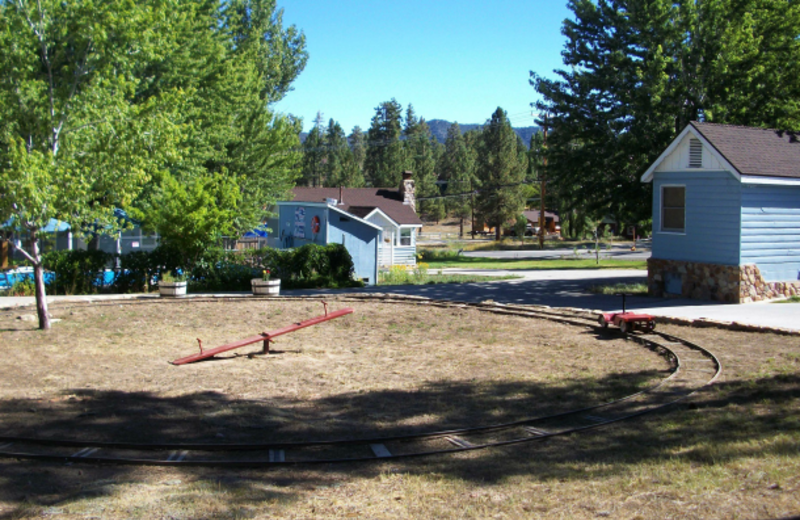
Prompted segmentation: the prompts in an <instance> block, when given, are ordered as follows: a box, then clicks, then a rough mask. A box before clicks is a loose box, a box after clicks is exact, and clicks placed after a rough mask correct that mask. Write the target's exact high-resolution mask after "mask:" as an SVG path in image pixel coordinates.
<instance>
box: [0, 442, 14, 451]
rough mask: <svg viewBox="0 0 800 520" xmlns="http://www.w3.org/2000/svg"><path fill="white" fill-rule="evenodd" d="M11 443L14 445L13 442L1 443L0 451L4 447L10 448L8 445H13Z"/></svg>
mask: <svg viewBox="0 0 800 520" xmlns="http://www.w3.org/2000/svg"><path fill="white" fill-rule="evenodd" d="M13 445H14V443H13V442H9V443H8V444H2V445H0V451H2V450H5V449H8V448H10V447H11V446H13Z"/></svg>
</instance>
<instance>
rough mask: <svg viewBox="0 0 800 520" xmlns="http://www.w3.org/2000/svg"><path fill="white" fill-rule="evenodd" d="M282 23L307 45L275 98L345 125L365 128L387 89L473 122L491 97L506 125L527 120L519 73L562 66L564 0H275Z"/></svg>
mask: <svg viewBox="0 0 800 520" xmlns="http://www.w3.org/2000/svg"><path fill="white" fill-rule="evenodd" d="M278 5H279V7H282V8H283V9H284V19H283V22H284V25H296V26H297V27H298V28H299V29H301V30H302V31H303V32H304V33H305V35H306V45H307V49H308V53H309V59H308V63H307V65H306V68H305V70H304V71H303V73H302V74H300V77H299V78H298V79H297V80H296V81H295V83H294V85H293V86H294V91H292V92H289V94H288V95H287V96H286V98H284V99H283V100H281V101H280V102H279V103H277V104H276V105H275V109H276V110H277V111H279V112H284V113H291V114H294V115H296V116H299V117H302V118H303V124H304V128H305V130H308V129H309V128H311V126H312V125H313V120H314V118H315V116H316V113H317V111H318V110H319V111H321V112H322V113H323V117H324V120H325V122H326V123H327V121H328V120H329V119H330V118H333V119H335V120H336V121H338V122H339V123H340V124H341V125H342V127H343V128H344V130H345V132H346V133H348V134H349V133H350V131H351V130H352V128H353V126H355V125H359V126H361V128H362V129H363V130H366V129H367V128H369V124H370V120H371V119H372V116H373V115H374V114H375V107H376V106H378V104H380V103H381V102H383V101H388V100H390V99H391V98H395V99H397V101H398V102H399V103H400V104H401V105H403V108H404V110H405V107H407V106H408V104H409V103H411V104H413V105H414V110H415V111H416V113H417V115H418V116H423V117H425V118H426V119H446V120H448V121H458V122H459V123H483V122H485V121H486V120H487V119H488V118H489V117H490V116H491V115H492V112H494V110H495V109H496V108H497V107H498V106H500V107H502V108H503V109H505V110H506V112H507V113H508V115H509V119H510V120H511V122H512V124H513V125H514V126H530V125H532V124H533V119H532V117H531V107H530V103H531V102H532V101H534V100H535V99H536V94H535V92H534V90H533V88H532V87H531V86H530V85H529V84H528V72H529V71H530V70H533V71H535V72H537V73H539V74H541V75H544V76H547V77H553V76H554V75H553V72H552V71H553V69H556V68H562V62H561V50H562V48H563V46H564V41H565V39H564V36H563V35H562V34H561V24H562V21H563V20H564V19H565V18H567V17H569V15H570V12H569V10H568V9H567V7H566V0H556V1H549V2H548V1H546V0H527V1H522V0H500V1H498V2H490V1H479V0H427V1H420V0H335V1H334V0H284V1H282V2H281V1H279V4H278Z"/></svg>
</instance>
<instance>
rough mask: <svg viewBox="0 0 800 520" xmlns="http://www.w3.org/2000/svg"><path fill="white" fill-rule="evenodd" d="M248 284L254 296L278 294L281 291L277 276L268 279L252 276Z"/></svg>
mask: <svg viewBox="0 0 800 520" xmlns="http://www.w3.org/2000/svg"><path fill="white" fill-rule="evenodd" d="M250 285H251V287H252V289H253V294H254V295H255V296H278V295H280V293H281V281H280V279H279V278H272V279H269V280H263V279H261V278H253V279H252V280H250Z"/></svg>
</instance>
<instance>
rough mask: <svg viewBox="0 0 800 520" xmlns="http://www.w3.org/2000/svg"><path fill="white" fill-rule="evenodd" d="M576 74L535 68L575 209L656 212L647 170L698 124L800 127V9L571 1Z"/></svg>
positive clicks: (707, 0)
mask: <svg viewBox="0 0 800 520" xmlns="http://www.w3.org/2000/svg"><path fill="white" fill-rule="evenodd" d="M569 7H570V9H571V10H572V11H573V13H574V19H568V20H565V22H564V26H563V29H562V32H563V33H564V35H565V36H566V37H567V43H566V46H565V49H564V51H563V52H562V56H563V57H564V65H565V69H564V70H559V71H556V72H557V74H558V75H559V76H560V78H559V79H557V80H548V79H544V78H542V77H540V76H537V75H536V74H533V73H532V84H533V85H534V87H535V88H536V90H537V91H538V92H539V94H541V96H542V101H540V102H538V103H537V104H536V106H537V108H538V109H539V110H541V111H542V112H545V113H548V114H549V116H550V126H551V128H552V129H553V131H552V133H551V136H550V137H549V139H548V141H549V142H548V145H549V150H548V158H549V162H548V178H549V179H550V180H551V184H550V186H551V188H552V189H553V190H555V193H557V196H558V197H559V199H560V200H561V201H562V202H563V203H564V204H565V207H566V209H569V210H580V211H581V212H588V213H589V214H590V215H593V216H594V217H595V218H600V217H602V216H604V215H607V214H611V215H615V216H616V217H617V218H618V220H620V221H622V222H636V221H638V220H643V219H647V218H649V216H650V201H651V196H650V193H649V190H650V188H651V186H650V185H649V184H648V185H645V184H642V183H640V182H639V178H640V177H641V174H642V173H643V172H644V171H645V170H646V169H647V167H648V166H649V165H650V164H651V163H652V162H653V161H654V160H655V159H656V158H657V157H658V155H659V154H660V153H661V152H662V151H663V150H664V149H665V148H666V146H667V145H668V144H669V142H670V141H671V140H672V139H673V138H674V136H675V135H676V134H677V132H679V131H680V130H682V129H683V127H684V126H686V124H688V123H689V122H690V121H692V120H705V121H713V122H717V123H731V124H743V125H752V126H766V127H775V128H784V129H787V128H788V129H794V128H800V104H798V102H797V99H800V39H798V35H799V34H800V4H798V3H797V2H795V1H792V0H677V1H672V0H597V1H594V0H571V1H570V3H569Z"/></svg>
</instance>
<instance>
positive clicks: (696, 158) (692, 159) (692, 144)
mask: <svg viewBox="0 0 800 520" xmlns="http://www.w3.org/2000/svg"><path fill="white" fill-rule="evenodd" d="M702 167H703V143H701V142H700V140H699V139H689V168H702Z"/></svg>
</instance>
